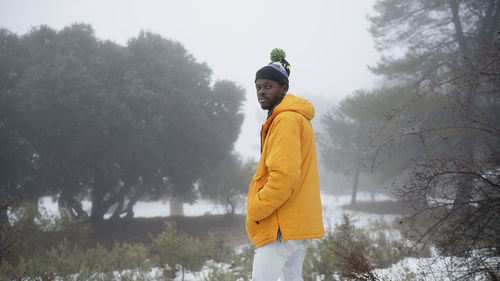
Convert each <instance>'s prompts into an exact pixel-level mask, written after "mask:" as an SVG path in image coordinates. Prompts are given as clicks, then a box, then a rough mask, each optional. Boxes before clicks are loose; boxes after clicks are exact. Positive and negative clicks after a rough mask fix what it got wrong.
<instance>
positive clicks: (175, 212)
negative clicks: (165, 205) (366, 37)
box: [170, 197, 184, 216]
mask: <svg viewBox="0 0 500 281" xmlns="http://www.w3.org/2000/svg"><path fill="white" fill-rule="evenodd" d="M170 216H184V204H183V203H182V201H181V200H180V198H178V197H171V198H170Z"/></svg>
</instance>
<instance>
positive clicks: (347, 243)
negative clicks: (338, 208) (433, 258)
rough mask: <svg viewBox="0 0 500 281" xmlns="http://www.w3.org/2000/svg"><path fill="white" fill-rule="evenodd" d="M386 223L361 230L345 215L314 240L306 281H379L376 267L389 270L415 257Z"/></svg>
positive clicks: (307, 259) (305, 267) (305, 263)
mask: <svg viewBox="0 0 500 281" xmlns="http://www.w3.org/2000/svg"><path fill="white" fill-rule="evenodd" d="M397 234H398V233H396V232H395V229H394V228H393V227H392V226H391V225H390V224H388V223H387V222H385V221H381V222H374V223H372V224H370V226H369V227H368V228H366V229H361V228H357V227H355V226H354V224H353V220H352V218H351V217H350V216H348V215H346V214H344V215H343V216H342V221H341V223H339V224H336V225H335V227H334V229H333V230H330V231H328V232H327V235H326V236H325V237H324V238H323V239H321V240H317V241H314V242H313V243H312V245H311V246H310V247H309V248H308V250H307V252H306V258H305V261H304V267H303V275H304V279H305V280H316V279H317V278H318V277H321V278H323V279H322V280H330V281H332V280H338V279H341V280H350V279H355V278H361V277H362V278H365V279H366V280H370V279H372V280H376V276H375V275H374V274H372V272H373V269H374V268H385V267H388V266H390V265H392V264H394V263H397V262H398V261H400V260H401V259H403V258H405V257H408V256H412V254H413V253H412V251H411V249H410V248H409V246H407V245H406V244H405V243H403V241H402V240H401V239H400V238H399V237H395V235H397Z"/></svg>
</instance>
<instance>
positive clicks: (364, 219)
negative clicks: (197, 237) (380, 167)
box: [39, 193, 395, 227]
mask: <svg viewBox="0 0 500 281" xmlns="http://www.w3.org/2000/svg"><path fill="white" fill-rule="evenodd" d="M357 200H358V201H371V195H370V194H369V193H360V194H358V196H357ZM386 200H394V199H392V198H391V197H388V196H386V195H380V194H377V195H376V196H375V201H386ZM321 201H322V205H323V219H324V224H325V226H326V227H329V226H331V227H333V226H334V225H335V223H338V222H340V219H341V217H342V214H343V213H346V214H349V215H352V217H353V219H354V223H355V225H356V226H357V227H364V226H366V225H368V224H369V222H370V221H371V222H373V221H376V220H381V219H384V220H386V221H390V220H392V219H394V218H395V216H394V215H376V214H368V213H362V212H356V211H352V210H343V209H342V208H341V206H343V205H348V204H349V203H350V202H351V196H350V195H343V196H333V195H330V194H322V195H321ZM82 205H83V209H84V210H85V211H87V212H89V213H90V209H91V207H92V203H91V202H90V201H87V200H86V201H83V203H82ZM39 206H40V207H43V208H44V209H45V211H46V212H47V214H48V215H49V216H51V217H58V216H59V209H58V207H57V198H53V197H49V196H45V197H42V198H40V200H39ZM224 212H225V209H224V206H221V205H217V204H214V203H212V202H210V201H209V200H206V199H199V200H198V201H196V203H194V204H187V203H185V204H184V215H185V216H202V215H204V214H207V213H209V214H214V215H215V214H224ZM244 212H245V206H244V204H241V205H240V206H238V207H237V208H236V213H237V214H244ZM169 215H170V204H169V202H168V201H167V200H163V201H155V202H152V201H149V202H143V201H139V202H137V204H136V205H135V206H134V216H135V217H167V216H169ZM107 216H109V215H107ZM105 218H106V216H105Z"/></svg>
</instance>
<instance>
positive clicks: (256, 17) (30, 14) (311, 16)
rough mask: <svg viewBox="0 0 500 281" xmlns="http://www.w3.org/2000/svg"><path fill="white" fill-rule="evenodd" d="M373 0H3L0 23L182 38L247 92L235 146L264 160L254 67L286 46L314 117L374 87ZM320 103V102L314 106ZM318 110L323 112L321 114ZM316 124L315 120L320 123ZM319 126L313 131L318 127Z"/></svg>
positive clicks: (118, 38) (217, 75)
mask: <svg viewBox="0 0 500 281" xmlns="http://www.w3.org/2000/svg"><path fill="white" fill-rule="evenodd" d="M374 2H375V0H356V1H349V0H308V1H298V0H293V1H292V0H288V1H287V0H275V1H273V0H268V1H265V0H253V1H242V0H210V1H208V0H183V1H181V0H179V1H174V0H142V1H139V0H86V1H84V0H0V26H1V27H3V28H7V29H9V30H10V31H12V32H15V33H17V34H19V35H22V34H24V33H26V32H27V31H29V30H30V29H31V28H32V27H35V26H39V25H41V24H46V25H48V26H50V27H52V28H55V29H57V30H59V29H62V28H63V27H65V26H67V25H69V24H71V23H87V24H91V25H92V27H93V28H94V31H95V33H96V36H97V37H98V38H99V39H102V40H107V39H109V40H112V41H114V42H116V43H119V44H122V45H125V44H126V42H127V40H128V39H129V38H131V37H136V36H137V35H138V34H139V32H140V31H141V30H146V31H151V32H153V33H157V34H160V35H162V36H163V37H166V38H169V39H173V40H176V41H179V42H180V43H182V44H183V45H184V47H185V48H186V49H187V50H188V51H189V52H190V53H191V54H193V56H194V57H195V58H197V59H198V61H200V62H206V63H207V64H208V66H209V67H210V68H211V69H212V70H213V73H214V76H213V80H214V81H215V80H218V79H229V80H232V81H235V82H237V83H238V84H239V85H241V86H242V87H243V88H244V89H245V90H246V95H247V101H246V103H245V105H244V113H245V121H244V124H243V127H242V132H241V134H240V137H239V140H238V142H237V143H236V147H235V148H236V151H238V152H239V153H240V154H242V155H243V156H244V157H252V158H256V159H258V157H259V146H260V141H259V136H258V135H259V131H260V125H261V123H262V122H264V121H265V118H266V115H267V113H266V112H265V111H262V110H261V109H260V107H259V105H258V103H257V100H256V97H255V90H254V79H255V72H256V71H257V70H258V69H259V68H260V67H262V66H264V65H266V64H267V63H268V62H269V53H270V51H271V50H272V49H273V48H282V49H284V50H285V52H286V53H287V60H288V61H289V62H290V64H291V65H292V70H291V75H290V91H289V92H290V93H293V94H295V95H297V96H301V97H305V98H307V99H310V100H311V101H312V102H313V104H314V105H315V107H316V108H317V109H321V110H317V114H316V118H317V119H319V118H320V115H321V114H322V113H324V111H325V110H326V109H327V108H328V107H330V104H333V103H334V102H337V101H339V100H340V99H342V98H343V97H345V96H347V95H349V94H350V93H352V92H353V91H354V90H356V89H361V88H371V87H374V83H375V81H376V77H375V76H374V75H373V74H371V73H370V72H369V71H368V69H367V65H375V63H376V61H377V59H378V54H377V53H376V51H375V50H374V49H373V41H372V38H371V36H370V34H369V33H368V31H367V29H368V27H369V24H368V21H367V20H366V16H367V14H369V13H373V11H372V6H373V4H374ZM315 101H316V103H315ZM318 111H319V112H318ZM315 124H316V126H318V125H317V124H318V123H317V122H315ZM318 129H320V128H316V130H318Z"/></svg>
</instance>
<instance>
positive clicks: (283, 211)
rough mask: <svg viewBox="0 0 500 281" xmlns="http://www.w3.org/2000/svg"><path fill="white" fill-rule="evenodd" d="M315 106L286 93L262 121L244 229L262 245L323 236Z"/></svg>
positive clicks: (257, 244)
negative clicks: (255, 169)
mask: <svg viewBox="0 0 500 281" xmlns="http://www.w3.org/2000/svg"><path fill="white" fill-rule="evenodd" d="M313 117H314V107H313V106H312V104H311V103H310V102H309V101H307V100H305V99H302V98H299V97H296V96H294V95H291V94H287V95H285V97H284V98H283V100H282V101H281V103H280V104H279V105H277V106H276V107H275V108H274V111H273V113H272V115H271V116H270V117H269V118H268V119H267V121H266V122H265V123H264V125H262V131H261V143H262V154H261V157H260V161H259V166H258V167H257V171H256V172H255V175H254V176H253V179H252V182H251V183H250V188H249V191H248V204H247V216H246V230H247V234H248V237H249V238H250V241H252V243H254V244H255V246H256V247H257V248H258V247H261V246H264V245H266V244H268V243H271V242H274V241H276V239H277V235H278V229H280V231H281V236H282V238H283V240H284V241H288V240H303V239H313V238H321V237H323V236H324V235H325V230H324V227H323V217H322V208H321V199H320V193H319V179H318V164H317V158H316V145H315V142H314V133H313V129H312V126H311V122H310V120H312V118H313Z"/></svg>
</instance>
